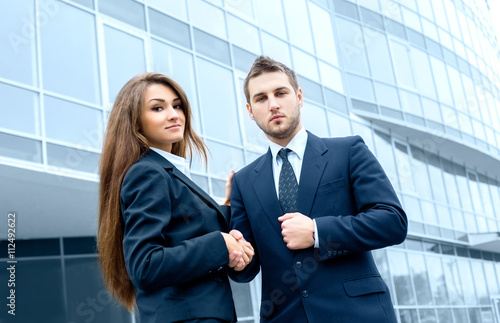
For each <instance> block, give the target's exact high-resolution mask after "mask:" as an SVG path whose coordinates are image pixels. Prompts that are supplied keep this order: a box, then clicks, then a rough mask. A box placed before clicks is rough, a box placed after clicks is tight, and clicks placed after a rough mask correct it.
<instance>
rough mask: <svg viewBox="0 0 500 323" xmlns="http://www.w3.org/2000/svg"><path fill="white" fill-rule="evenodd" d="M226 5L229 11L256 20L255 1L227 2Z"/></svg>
mask: <svg viewBox="0 0 500 323" xmlns="http://www.w3.org/2000/svg"><path fill="white" fill-rule="evenodd" d="M225 3H226V8H227V9H228V10H230V11H234V12H237V13H238V14H240V15H243V16H245V17H246V18H249V19H250V20H252V19H254V12H253V5H252V4H253V1H225Z"/></svg>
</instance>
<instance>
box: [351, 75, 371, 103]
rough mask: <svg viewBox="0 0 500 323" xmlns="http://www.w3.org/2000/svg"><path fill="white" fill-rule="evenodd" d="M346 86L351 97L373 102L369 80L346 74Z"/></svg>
mask: <svg viewBox="0 0 500 323" xmlns="http://www.w3.org/2000/svg"><path fill="white" fill-rule="evenodd" d="M347 84H348V85H349V92H350V94H351V96H352V97H355V98H360V99H363V100H366V101H370V102H373V101H375V94H374V93H373V85H372V82H371V81H370V80H369V79H366V78H364V77H360V76H356V75H352V74H347Z"/></svg>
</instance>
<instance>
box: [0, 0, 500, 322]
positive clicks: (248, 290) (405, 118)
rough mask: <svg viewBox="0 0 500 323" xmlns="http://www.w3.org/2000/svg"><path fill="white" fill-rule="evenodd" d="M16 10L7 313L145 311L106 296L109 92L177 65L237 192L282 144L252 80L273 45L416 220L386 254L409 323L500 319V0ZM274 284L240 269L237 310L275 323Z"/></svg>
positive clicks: (312, 109) (312, 117)
mask: <svg viewBox="0 0 500 323" xmlns="http://www.w3.org/2000/svg"><path fill="white" fill-rule="evenodd" d="M0 7H1V8H0V36H1V37H0V98H1V100H0V212H1V217H0V240H1V242H0V263H2V269H1V270H0V286H2V287H1V288H0V290H1V291H2V294H1V297H2V299H3V300H4V301H3V302H5V300H6V297H9V295H10V291H9V289H8V288H7V283H8V280H9V277H10V276H9V275H10V274H9V272H8V270H5V269H4V268H3V267H6V268H7V260H8V259H7V257H8V255H9V253H8V248H9V247H8V241H7V238H8V235H7V228H8V220H7V217H8V214H9V212H15V213H16V245H15V259H16V260H17V264H16V272H15V279H16V287H15V293H16V316H15V319H13V316H11V315H10V314H8V312H7V310H8V309H9V308H8V307H6V306H5V305H6V304H2V306H1V308H2V310H0V322H52V323H57V322H138V319H137V318H135V317H134V315H131V314H129V313H128V312H126V311H124V310H123V309H122V308H120V307H119V306H117V305H116V304H115V303H114V302H113V300H112V299H111V298H110V296H109V295H108V294H107V292H106V290H105V289H104V287H103V284H102V280H101V277H100V273H99V269H98V265H97V257H96V254H95V233H96V226H97V225H96V220H97V188H98V180H99V179H98V175H97V166H98V161H99V156H100V151H101V147H102V138H103V132H104V129H105V127H106V120H107V116H108V111H109V109H110V107H111V106H112V102H113V100H114V98H115V97H116V94H117V92H118V91H119V89H120V88H121V86H122V85H123V84H124V83H125V82H126V81H127V80H128V79H130V78H131V77H132V76H134V75H136V74H139V73H142V72H146V71H158V72H162V73H165V74H167V75H170V76H172V77H173V78H174V79H176V80H178V82H179V83H180V84H181V85H182V86H183V88H184V89H185V90H186V92H187V93H188V95H189V98H190V100H191V103H192V106H193V112H194V123H195V129H196V131H197V132H198V133H199V134H200V135H201V136H202V138H203V139H204V140H205V142H206V143H207V144H208V146H209V148H210V151H211V156H210V161H209V164H208V167H207V168H205V167H204V166H203V165H200V163H199V162H198V160H195V161H194V162H193V169H192V177H193V179H194V181H195V182H196V183H197V184H198V185H200V186H201V187H202V188H204V189H205V190H206V191H208V192H209V193H210V194H211V195H212V196H213V197H214V198H216V199H219V200H220V199H221V198H222V197H223V195H224V185H225V180H226V178H227V175H228V173H229V171H230V170H231V169H236V170H237V169H240V168H241V167H243V166H244V165H246V164H248V163H250V162H251V161H253V160H254V159H255V158H257V157H258V156H259V155H260V154H262V153H264V152H265V151H266V149H267V142H266V138H265V137H264V135H263V134H262V133H261V131H260V130H259V129H258V128H257V127H256V125H255V124H254V123H253V122H252V121H251V120H250V119H249V117H248V115H247V112H246V109H245V106H244V105H245V100H244V95H243V91H242V83H243V79H244V78H245V76H246V73H247V72H248V69H249V67H250V65H251V64H252V62H253V60H254V58H255V57H257V56H258V55H260V54H264V55H269V56H271V57H274V58H276V59H278V60H280V61H282V62H284V63H285V64H287V65H289V66H291V67H293V68H294V69H295V71H296V72H297V73H298V76H299V83H300V85H301V87H302V89H303V92H304V97H305V105H304V108H303V109H302V118H303V122H304V124H305V127H306V129H308V130H310V131H311V132H313V133H315V134H316V135H319V136H325V137H333V136H347V135H353V134H359V135H361V136H362V137H363V138H364V140H365V142H366V144H367V145H368V146H369V147H370V149H371V150H372V151H373V152H374V154H375V155H376V156H377V157H378V159H379V160H380V162H381V164H382V165H383V167H384V169H385V170H386V172H387V174H388V176H389V177H390V179H391V181H392V183H393V185H394V187H395V189H396V191H397V193H398V195H399V197H400V199H401V201H402V203H403V205H404V207H405V209H406V211H407V213H408V217H409V221H410V225H409V235H408V239H407V240H406V241H405V242H404V243H403V244H401V245H399V246H394V247H390V248H386V249H383V250H377V251H375V252H374V256H375V258H376V261H377V263H378V267H379V270H380V271H381V274H382V275H383V277H384V279H385V281H386V282H387V284H388V286H389V288H390V290H391V294H392V298H393V302H394V306H395V309H396V312H397V316H398V318H399V320H400V321H401V322H460V323H462V322H463V323H465V322H470V323H476V322H484V323H488V322H500V320H499V318H500V315H499V310H500V306H499V302H500V241H499V238H498V237H499V233H498V232H499V231H500V92H499V89H500V82H499V75H500V73H499V71H500V69H499V46H498V40H497V38H496V37H495V35H494V33H493V30H492V25H491V19H492V17H491V15H490V12H489V8H488V2H487V1H486V0H475V1H474V0H432V1H431V0H400V1H392V0H357V1H355V0H352V1H345V0H253V1H251V0H206V1H205V0H170V1H162V0H143V1H142V0H137V1H132V0H120V1H118V0H74V1H70V0H65V1H57V0H16V1H2V2H0ZM496 19H498V17H496ZM259 284H260V282H259V278H256V279H255V280H254V281H253V282H251V283H250V284H234V297H235V300H236V306H237V312H238V317H239V320H240V322H258V320H259V304H260V285H259ZM333 306H334V305H333ZM332 321H334V319H332ZM315 323H316V322H315Z"/></svg>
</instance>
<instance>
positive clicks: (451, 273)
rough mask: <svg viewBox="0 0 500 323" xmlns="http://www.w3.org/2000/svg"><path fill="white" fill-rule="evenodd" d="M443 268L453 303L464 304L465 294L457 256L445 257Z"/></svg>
mask: <svg viewBox="0 0 500 323" xmlns="http://www.w3.org/2000/svg"><path fill="white" fill-rule="evenodd" d="M443 269H444V273H445V279H446V286H448V294H449V297H450V301H451V304H453V305H463V304H464V297H465V296H464V292H463V290H462V286H463V284H462V281H461V279H460V276H459V270H458V263H457V260H456V259H455V258H443ZM469 279H470V278H469Z"/></svg>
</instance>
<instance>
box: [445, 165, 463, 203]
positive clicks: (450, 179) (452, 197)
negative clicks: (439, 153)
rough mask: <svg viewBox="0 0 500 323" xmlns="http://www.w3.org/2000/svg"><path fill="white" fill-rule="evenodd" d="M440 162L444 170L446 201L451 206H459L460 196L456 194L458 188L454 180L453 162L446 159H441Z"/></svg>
mask: <svg viewBox="0 0 500 323" xmlns="http://www.w3.org/2000/svg"><path fill="white" fill-rule="evenodd" d="M442 163H443V170H444V172H443V176H444V183H445V184H446V193H447V195H448V203H449V204H450V205H451V206H453V207H460V198H459V196H458V188H457V183H456V181H455V171H454V170H453V164H452V163H451V162H450V161H448V160H446V159H442Z"/></svg>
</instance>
